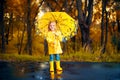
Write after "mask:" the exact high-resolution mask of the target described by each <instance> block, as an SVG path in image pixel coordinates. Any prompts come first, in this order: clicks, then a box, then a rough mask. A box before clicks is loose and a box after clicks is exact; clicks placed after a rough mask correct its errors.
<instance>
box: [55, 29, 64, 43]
mask: <svg viewBox="0 0 120 80" xmlns="http://www.w3.org/2000/svg"><path fill="white" fill-rule="evenodd" d="M57 34H58V36H57V37H56V38H57V39H58V40H59V41H62V39H63V36H62V34H61V32H60V31H58V32H57Z"/></svg>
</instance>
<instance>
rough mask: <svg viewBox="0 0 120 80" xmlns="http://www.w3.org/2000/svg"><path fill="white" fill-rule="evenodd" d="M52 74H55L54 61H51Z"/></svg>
mask: <svg viewBox="0 0 120 80" xmlns="http://www.w3.org/2000/svg"><path fill="white" fill-rule="evenodd" d="M50 72H54V61H50Z"/></svg>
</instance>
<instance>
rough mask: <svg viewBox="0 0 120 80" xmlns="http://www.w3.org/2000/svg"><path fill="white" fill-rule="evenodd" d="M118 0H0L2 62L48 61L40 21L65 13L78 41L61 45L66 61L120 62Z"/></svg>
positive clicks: (119, 8)
mask: <svg viewBox="0 0 120 80" xmlns="http://www.w3.org/2000/svg"><path fill="white" fill-rule="evenodd" d="M119 4H120V1H119V0H22V1H21V0H0V60H8V61H26V60H27V61H47V60H49V59H48V54H47V53H45V51H44V49H45V48H46V47H44V39H43V38H42V37H41V36H40V35H38V29H37V20H38V19H39V18H40V17H41V16H42V15H43V14H44V13H46V12H49V11H54V12H55V11H60V12H62V11H64V12H66V13H67V14H69V15H70V16H71V17H73V18H74V19H75V20H76V23H77V25H76V26H78V30H77V34H76V36H75V37H73V38H71V39H69V40H67V41H66V42H61V45H62V49H63V51H64V52H63V54H62V55H61V60H63V61H90V62H120V5H119Z"/></svg>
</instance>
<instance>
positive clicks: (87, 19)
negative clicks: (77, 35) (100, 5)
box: [76, 0, 93, 49]
mask: <svg viewBox="0 0 120 80" xmlns="http://www.w3.org/2000/svg"><path fill="white" fill-rule="evenodd" d="M83 3H84V5H83ZM76 5H77V10H78V22H79V26H80V29H81V39H82V46H83V47H84V48H85V49H86V48H87V47H89V48H90V44H91V42H92V40H91V39H90V25H91V22H92V15H93V0H85V1H84V2H82V0H76Z"/></svg>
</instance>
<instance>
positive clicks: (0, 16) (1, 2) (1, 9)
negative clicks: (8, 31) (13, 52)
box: [0, 0, 5, 53]
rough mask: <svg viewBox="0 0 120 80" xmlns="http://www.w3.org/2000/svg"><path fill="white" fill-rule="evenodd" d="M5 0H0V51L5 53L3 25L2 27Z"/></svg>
mask: <svg viewBox="0 0 120 80" xmlns="http://www.w3.org/2000/svg"><path fill="white" fill-rule="evenodd" d="M4 5H5V0H0V38H1V42H0V43H1V52H2V53H5V35H4V34H5V27H4V7H5V6H4Z"/></svg>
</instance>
